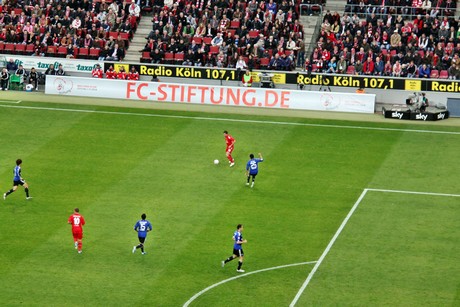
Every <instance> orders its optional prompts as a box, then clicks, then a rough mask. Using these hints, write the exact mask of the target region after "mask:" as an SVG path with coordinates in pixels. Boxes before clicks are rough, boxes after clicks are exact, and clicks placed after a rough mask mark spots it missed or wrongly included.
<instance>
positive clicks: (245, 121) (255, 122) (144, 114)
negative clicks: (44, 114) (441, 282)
mask: <svg viewBox="0 0 460 307" xmlns="http://www.w3.org/2000/svg"><path fill="white" fill-rule="evenodd" d="M0 107H2V108H17V109H31V110H46V111H62V112H76V113H93V114H111V115H131V116H145V117H162V118H176V119H195V120H209V121H225V122H236V123H251V124H269V125H287V126H303V127H322V128H342V129H361V130H375V131H396V132H415V133H432V134H451V135H460V132H455V131H436V130H416V129H397V128H382V127H364V126H347V125H343V126H341V125H326V124H307V123H294V122H277V121H263V120H247V119H232V118H218V117H200V116H184V115H162V114H149V113H129V112H115V111H98V110H83V109H80V110H79V109H60V108H45V107H28V106H11V105H0Z"/></svg>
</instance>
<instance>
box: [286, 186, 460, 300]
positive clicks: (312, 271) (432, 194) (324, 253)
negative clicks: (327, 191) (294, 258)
mask: <svg viewBox="0 0 460 307" xmlns="http://www.w3.org/2000/svg"><path fill="white" fill-rule="evenodd" d="M368 191H370V192H383V193H402V194H417V195H431V196H447V197H460V194H446V193H433V192H415V191H401V190H385V189H364V191H363V192H362V193H361V195H360V196H359V198H358V200H357V201H356V203H355V204H354V205H353V207H352V208H351V210H350V212H349V213H348V215H347V216H346V217H345V219H344V220H343V222H342V224H341V225H340V227H339V229H337V232H336V233H335V235H334V237H332V239H331V241H330V242H329V244H328V245H327V247H326V249H325V250H324V252H323V254H322V255H321V257H320V258H319V259H318V262H317V263H316V264H315V266H314V267H313V269H312V270H311V272H310V274H308V277H307V279H306V280H305V282H304V283H303V284H302V286H301V287H300V289H299V291H298V292H297V294H296V296H295V297H294V299H293V300H292V302H291V304H290V305H289V306H290V307H294V306H295V304H296V303H297V301H298V300H299V298H300V296H301V295H302V293H303V292H304V291H305V288H307V286H308V284H309V283H310V281H311V279H312V278H313V275H315V273H316V271H317V270H318V268H319V266H320V265H321V263H322V262H323V260H324V258H325V257H326V256H327V254H328V253H329V251H330V249H331V248H332V245H334V243H335V241H336V240H337V237H338V236H339V235H340V233H341V232H342V230H343V228H344V227H345V225H346V224H347V223H348V220H349V219H350V218H351V216H352V215H353V213H354V212H355V210H356V208H358V205H359V204H360V203H361V201H362V200H363V198H364V196H366V194H367V192H368Z"/></svg>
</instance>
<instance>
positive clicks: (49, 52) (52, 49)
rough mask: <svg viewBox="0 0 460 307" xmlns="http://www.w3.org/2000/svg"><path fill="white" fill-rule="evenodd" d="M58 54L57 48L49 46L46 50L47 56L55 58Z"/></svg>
mask: <svg viewBox="0 0 460 307" xmlns="http://www.w3.org/2000/svg"><path fill="white" fill-rule="evenodd" d="M56 52H57V48H56V46H48V48H47V49H46V56H51V57H52V56H55V55H56Z"/></svg>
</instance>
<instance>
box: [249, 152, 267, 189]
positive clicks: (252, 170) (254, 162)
mask: <svg viewBox="0 0 460 307" xmlns="http://www.w3.org/2000/svg"><path fill="white" fill-rule="evenodd" d="M249 158H250V159H249V161H248V163H247V164H246V177H248V181H247V182H246V185H249V181H250V180H251V177H252V183H251V188H252V187H254V181H255V180H256V176H257V174H258V173H259V163H260V162H264V158H262V154H261V153H260V152H259V158H258V159H257V158H254V154H250V155H249Z"/></svg>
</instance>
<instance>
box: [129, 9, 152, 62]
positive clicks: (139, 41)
mask: <svg viewBox="0 0 460 307" xmlns="http://www.w3.org/2000/svg"><path fill="white" fill-rule="evenodd" d="M151 30H152V16H151V15H143V16H142V18H141V20H140V22H139V24H138V25H137V30H136V33H135V34H134V36H133V39H132V40H131V42H130V43H129V49H128V50H127V51H126V55H125V58H124V60H123V61H125V62H135V63H138V62H139V59H140V58H141V56H142V53H141V52H140V51H141V50H142V49H144V46H145V44H146V43H147V40H146V39H145V38H146V37H147V36H148V35H149V33H150V31H151Z"/></svg>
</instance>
